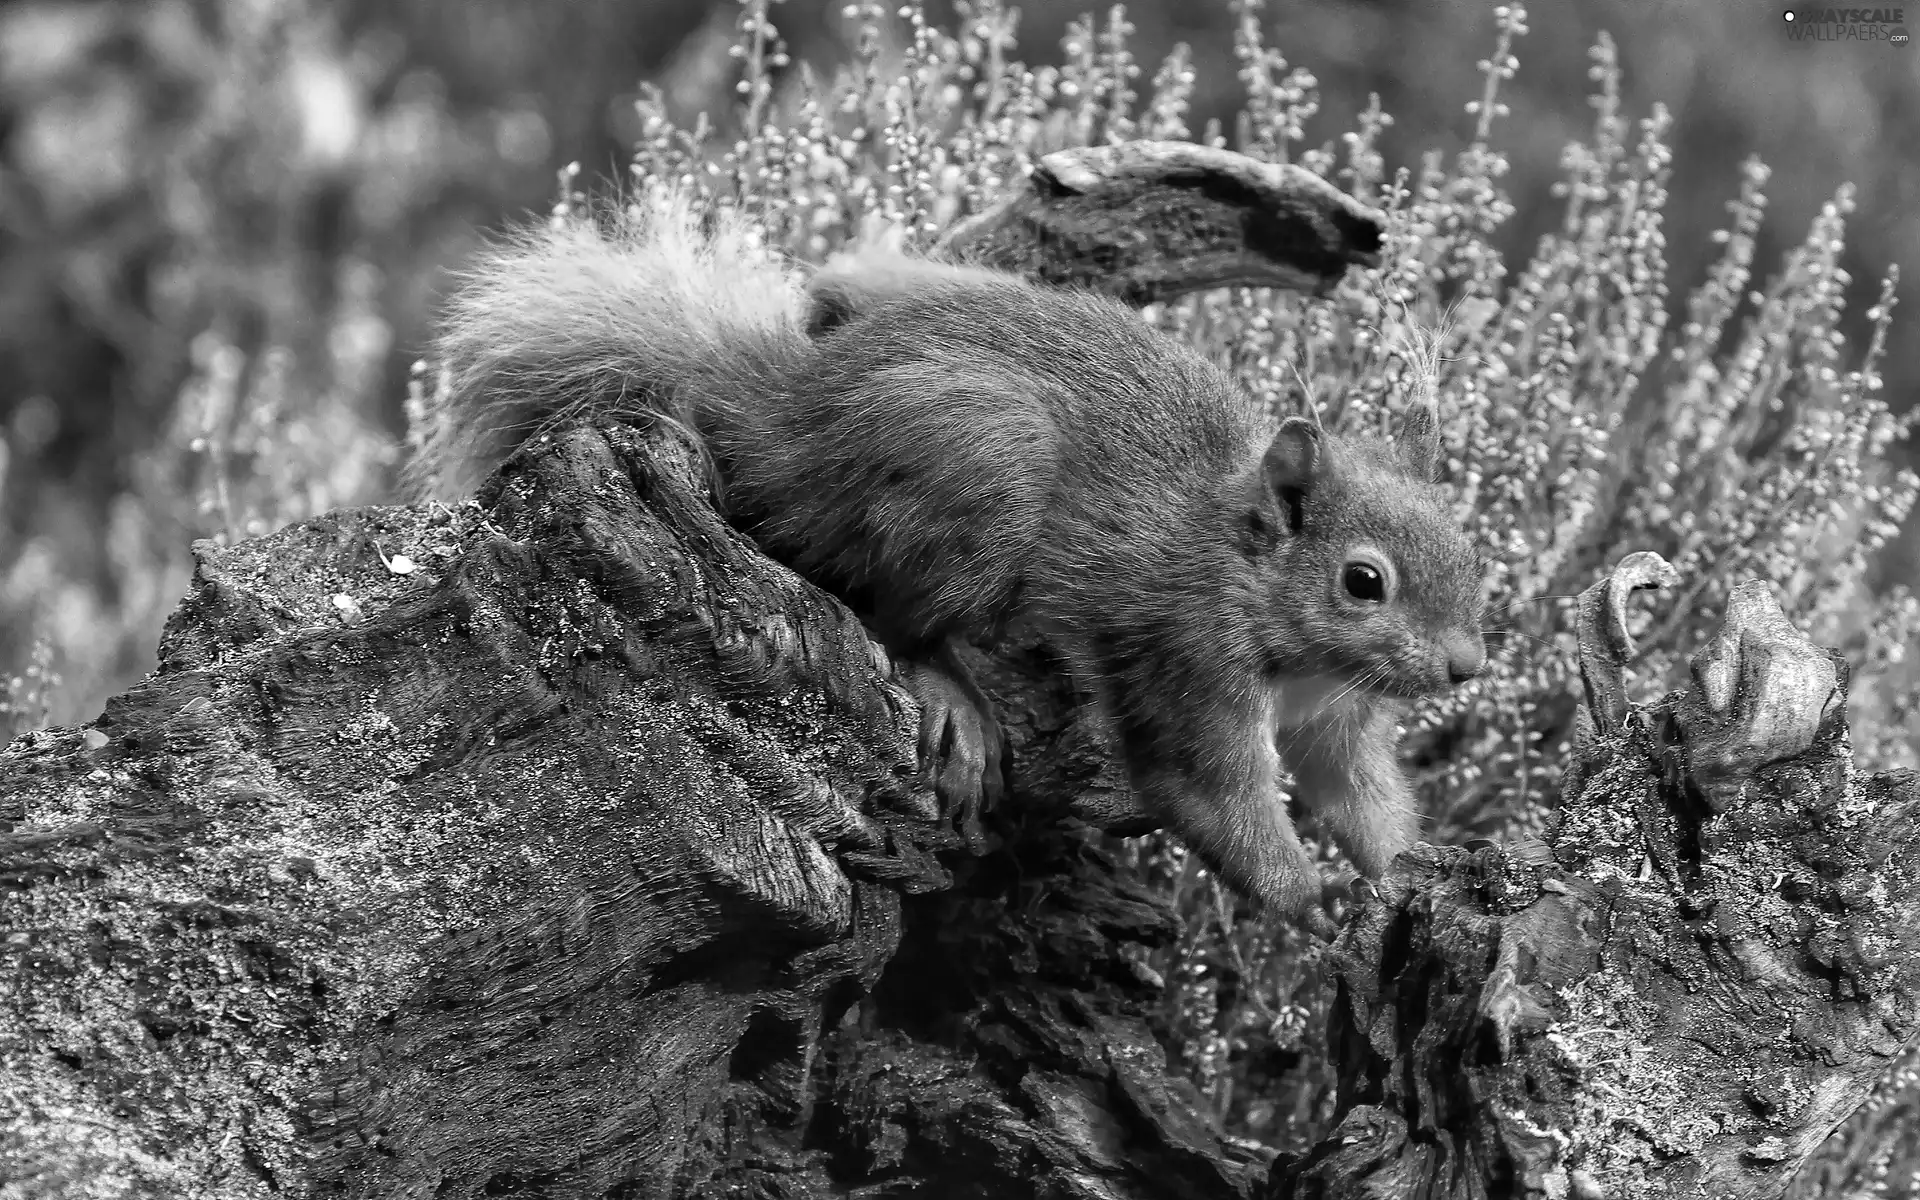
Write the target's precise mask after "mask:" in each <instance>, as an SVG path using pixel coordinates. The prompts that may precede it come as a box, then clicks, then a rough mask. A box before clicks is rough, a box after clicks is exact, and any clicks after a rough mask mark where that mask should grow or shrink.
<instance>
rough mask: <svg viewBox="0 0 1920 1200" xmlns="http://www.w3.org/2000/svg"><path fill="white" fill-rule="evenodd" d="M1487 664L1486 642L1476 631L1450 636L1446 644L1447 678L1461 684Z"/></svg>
mask: <svg viewBox="0 0 1920 1200" xmlns="http://www.w3.org/2000/svg"><path fill="white" fill-rule="evenodd" d="M1486 665H1487V643H1486V641H1485V639H1483V638H1482V637H1481V636H1480V635H1479V634H1477V633H1471V634H1462V635H1458V636H1456V637H1454V638H1452V639H1451V640H1450V642H1449V644H1448V646H1447V679H1448V681H1449V682H1451V683H1454V684H1456V685H1457V684H1462V683H1465V682H1466V681H1467V680H1469V679H1472V678H1473V677H1474V676H1475V675H1478V674H1479V673H1480V668H1482V667H1484V666H1486Z"/></svg>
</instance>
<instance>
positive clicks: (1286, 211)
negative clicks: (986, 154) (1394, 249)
mask: <svg viewBox="0 0 1920 1200" xmlns="http://www.w3.org/2000/svg"><path fill="white" fill-rule="evenodd" d="M1385 236H1386V218H1385V216H1384V215H1383V214H1382V213H1381V212H1380V211H1379V210H1378V209H1374V208H1369V207H1368V206H1367V205H1364V204H1362V203H1360V202H1359V201H1358V200H1355V199H1354V198H1353V197H1352V196H1349V195H1347V194H1346V193H1345V192H1343V191H1341V190H1340V189H1339V188H1337V187H1335V186H1333V185H1332V184H1331V183H1328V182H1327V181H1326V180H1324V179H1322V178H1320V176H1318V175H1315V174H1314V173H1313V172H1312V171H1309V170H1307V169H1306V168H1305V167H1300V166H1295V165H1293V164H1291V163H1288V164H1278V163H1264V162H1260V161H1258V160H1255V159H1251V158H1248V157H1247V156H1246V155H1244V154H1235V153H1233V152H1231V151H1228V150H1218V149H1215V148H1213V147H1211V146H1200V145H1194V144H1192V143H1189V142H1127V143H1123V144H1121V145H1117V146H1092V147H1081V148H1076V149H1071V150H1060V151H1056V152H1055V153H1053V154H1049V155H1047V156H1046V157H1045V158H1043V159H1041V160H1040V161H1039V163H1037V164H1036V165H1035V167H1034V171H1033V174H1032V176H1031V177H1030V178H1029V179H1028V180H1027V184H1026V187H1025V189H1024V190H1018V189H1017V190H1016V191H1015V192H1014V194H1013V195H1011V196H1009V197H1008V198H1007V199H1006V200H1004V201H1002V202H1001V203H999V204H998V205H996V206H994V207H993V208H991V209H989V210H987V211H986V212H984V213H981V214H979V215H978V216H975V217H972V218H970V219H968V220H966V221H962V222H960V223H959V224H957V225H955V226H954V227H953V228H952V229H951V230H950V231H949V232H948V233H947V235H946V236H945V237H944V238H943V239H942V245H943V246H944V247H945V248H946V249H947V251H948V252H950V253H952V254H953V255H954V256H956V257H958V258H961V259H964V260H967V261H971V262H980V263H987V264H990V265H993V266H996V267H999V268H1001V269H1003V270H1016V271H1022V272H1025V273H1027V274H1029V275H1032V276H1033V277H1034V278H1036V279H1043V280H1045V281H1047V282H1049V283H1056V284H1063V285H1076V286H1081V287H1091V288H1094V289H1097V290H1099V291H1104V292H1107V293H1109V294H1111V295H1113V296H1116V297H1118V298H1120V299H1121V300H1124V301H1125V302H1127V303H1128V304H1133V305H1136V306H1138V305H1146V304H1152V303H1154V302H1155V301H1159V300H1167V299H1171V298H1172V297H1174V296H1178V295H1181V294H1183V293H1185V292H1191V291H1195V290H1197V289H1199V288H1208V287H1277V288H1287V289H1289V290H1292V291H1300V292H1306V293H1308V294H1310V295H1320V294H1323V293H1324V292H1326V291H1327V290H1329V289H1330V288H1332V287H1333V285H1335V284H1337V283H1339V282H1340V279H1341V277H1342V276H1344V275H1345V274H1346V271H1347V268H1348V267H1351V266H1377V265H1378V264H1379V262H1380V248H1381V243H1382V239H1383V238H1384V237H1385Z"/></svg>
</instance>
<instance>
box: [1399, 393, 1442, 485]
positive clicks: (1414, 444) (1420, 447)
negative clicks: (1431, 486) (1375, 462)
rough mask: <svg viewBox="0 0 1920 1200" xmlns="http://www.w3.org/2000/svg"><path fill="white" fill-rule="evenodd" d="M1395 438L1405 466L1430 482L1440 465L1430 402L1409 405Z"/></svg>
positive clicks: (1436, 427)
mask: <svg viewBox="0 0 1920 1200" xmlns="http://www.w3.org/2000/svg"><path fill="white" fill-rule="evenodd" d="M1397 441H1398V442H1399V444H1400V457H1401V458H1403V459H1404V460H1406V464H1407V470H1408V471H1409V472H1410V473H1411V474H1412V475H1413V477H1414V478H1415V479H1418V480H1420V481H1421V482H1423V483H1432V482H1433V477H1434V475H1435V474H1436V473H1437V472H1438V470H1439V467H1440V419H1439V417H1437V416H1436V415H1434V411H1433V405H1431V404H1416V405H1414V406H1413V407H1412V408H1409V409H1408V410H1407V416H1406V419H1405V420H1404V421H1403V422H1401V425H1400V436H1399V438H1398V439H1397Z"/></svg>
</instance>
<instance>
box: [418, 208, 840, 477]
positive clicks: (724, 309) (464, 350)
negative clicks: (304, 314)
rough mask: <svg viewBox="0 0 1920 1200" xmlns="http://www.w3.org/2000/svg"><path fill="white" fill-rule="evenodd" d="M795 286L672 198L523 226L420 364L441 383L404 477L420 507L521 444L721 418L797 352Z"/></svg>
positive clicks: (794, 278)
mask: <svg viewBox="0 0 1920 1200" xmlns="http://www.w3.org/2000/svg"><path fill="white" fill-rule="evenodd" d="M804 308H805V305H804V300H803V296H802V291H801V280H800V277H799V276H798V275H797V274H796V273H794V272H792V271H790V270H789V269H788V268H787V267H785V266H784V265H783V264H782V263H781V261H780V259H779V257H778V256H777V254H775V253H774V252H772V251H769V250H766V249H764V248H762V247H761V246H759V245H758V244H757V243H756V242H755V241H754V239H753V238H752V237H751V236H750V235H749V233H748V231H747V229H746V227H745V225H744V224H743V223H742V222H740V221H738V220H735V219H733V218H731V217H729V216H724V215H723V216H721V217H720V218H718V219H717V220H715V221H713V222H712V223H711V227H710V228H707V229H703V228H702V222H701V220H700V217H699V215H698V214H697V213H696V212H695V211H694V210H693V209H692V207H691V206H690V205H688V204H687V203H685V202H684V201H681V200H673V201H670V202H666V203H664V204H659V205H654V206H651V207H649V206H646V205H643V204H641V203H639V202H635V203H633V204H630V205H627V206H625V207H623V208H620V209H619V210H617V211H612V212H607V213H604V214H601V215H600V216H599V217H598V218H597V219H594V220H587V219H566V220H563V221H561V222H558V223H557V224H555V225H552V226H542V227H537V228H530V229H526V230H523V231H521V232H519V233H517V234H515V235H512V236H510V237H509V238H507V239H505V240H504V241H502V242H500V243H498V244H496V245H495V246H493V247H492V248H490V249H489V250H488V251H486V252H485V253H483V254H482V255H481V256H480V257H479V258H478V259H477V260H476V261H475V262H474V264H473V265H472V266H470V267H469V268H468V269H467V270H466V271H465V272H463V273H462V275H461V276H460V277H459V280H458V286H457V288H456V290H455V291H454V293H453V294H452V296H451V297H450V299H449V300H448V302H447V304H446V306H445V309H444V312H443V313H442V316H441V322H440V328H439V332H438V335H437V337H436V339H435V341H434V357H435V358H436V359H437V360H438V364H439V366H440V367H441V368H442V370H443V371H444V372H445V373H446V378H447V380H448V384H447V386H446V387H445V388H444V389H443V390H442V391H441V392H440V393H439V395H438V396H437V397H436V398H435V400H434V401H433V402H432V404H431V406H430V408H429V411H428V412H427V413H426V415H425V429H424V430H423V431H422V436H421V440H420V444H419V448H418V449H417V451H416V453H415V456H414V459H413V461H412V462H411V463H410V464H409V466H408V468H407V473H406V474H407V479H406V483H407V486H408V489H409V491H411V492H412V493H413V494H414V495H415V496H416V497H418V498H421V499H429V498H431V499H440V500H453V499H456V498H461V497H465V496H468V495H471V494H472V493H473V491H474V490H475V489H476V488H478V487H479V485H480V484H481V483H483V482H484V481H485V480H486V478H487V476H488V474H489V473H491V472H492V470H493V469H494V468H495V467H496V466H498V465H499V463H500V462H501V460H503V459H504V458H505V457H506V456H507V455H509V454H511V453H512V452H513V450H514V449H515V448H516V447H518V446H519V445H520V444H521V443H522V442H524V441H526V440H527V439H528V438H529V437H532V436H534V435H535V434H537V433H540V432H543V431H546V430H548V429H552V428H555V427H557V426H559V425H563V424H566V423H569V422H572V421H576V420H581V419H586V418H590V417H594V416H608V417H614V418H621V417H627V418H637V417H641V416H644V415H647V414H657V415H661V416H666V417H669V418H672V419H674V420H678V421H680V422H682V423H683V424H686V425H688V426H690V427H692V428H693V429H694V430H696V431H697V432H699V433H701V434H702V435H703V436H709V435H711V433H712V432H713V431H714V430H715V427H716V426H721V427H724V426H726V425H728V424H729V423H737V422H738V421H739V420H741V419H744V418H745V417H746V415H747V414H748V413H749V412H750V411H751V409H752V407H753V406H754V405H755V404H756V401H758V400H760V399H761V398H762V397H764V395H765V393H766V391H767V390H768V389H769V388H772V387H774V386H776V385H777V381H778V379H779V378H780V377H781V375H782V374H783V370H784V368H786V367H788V366H790V365H791V364H793V363H794V362H795V361H796V360H797V359H798V358H800V357H801V356H802V355H804V354H805V353H806V335H805V332H804V329H803V314H804Z"/></svg>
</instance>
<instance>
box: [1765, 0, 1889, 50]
mask: <svg viewBox="0 0 1920 1200" xmlns="http://www.w3.org/2000/svg"><path fill="white" fill-rule="evenodd" d="M1782 15H1783V16H1784V17H1785V18H1786V23H1787V36H1788V37H1789V38H1792V39H1793V40H1794V41H1796V42H1886V43H1887V44H1888V45H1892V46H1905V45H1907V44H1908V42H1909V41H1910V39H1909V38H1908V37H1907V10H1906V9H1904V8H1790V9H1787V10H1786V12H1785V13H1784V14H1782Z"/></svg>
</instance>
